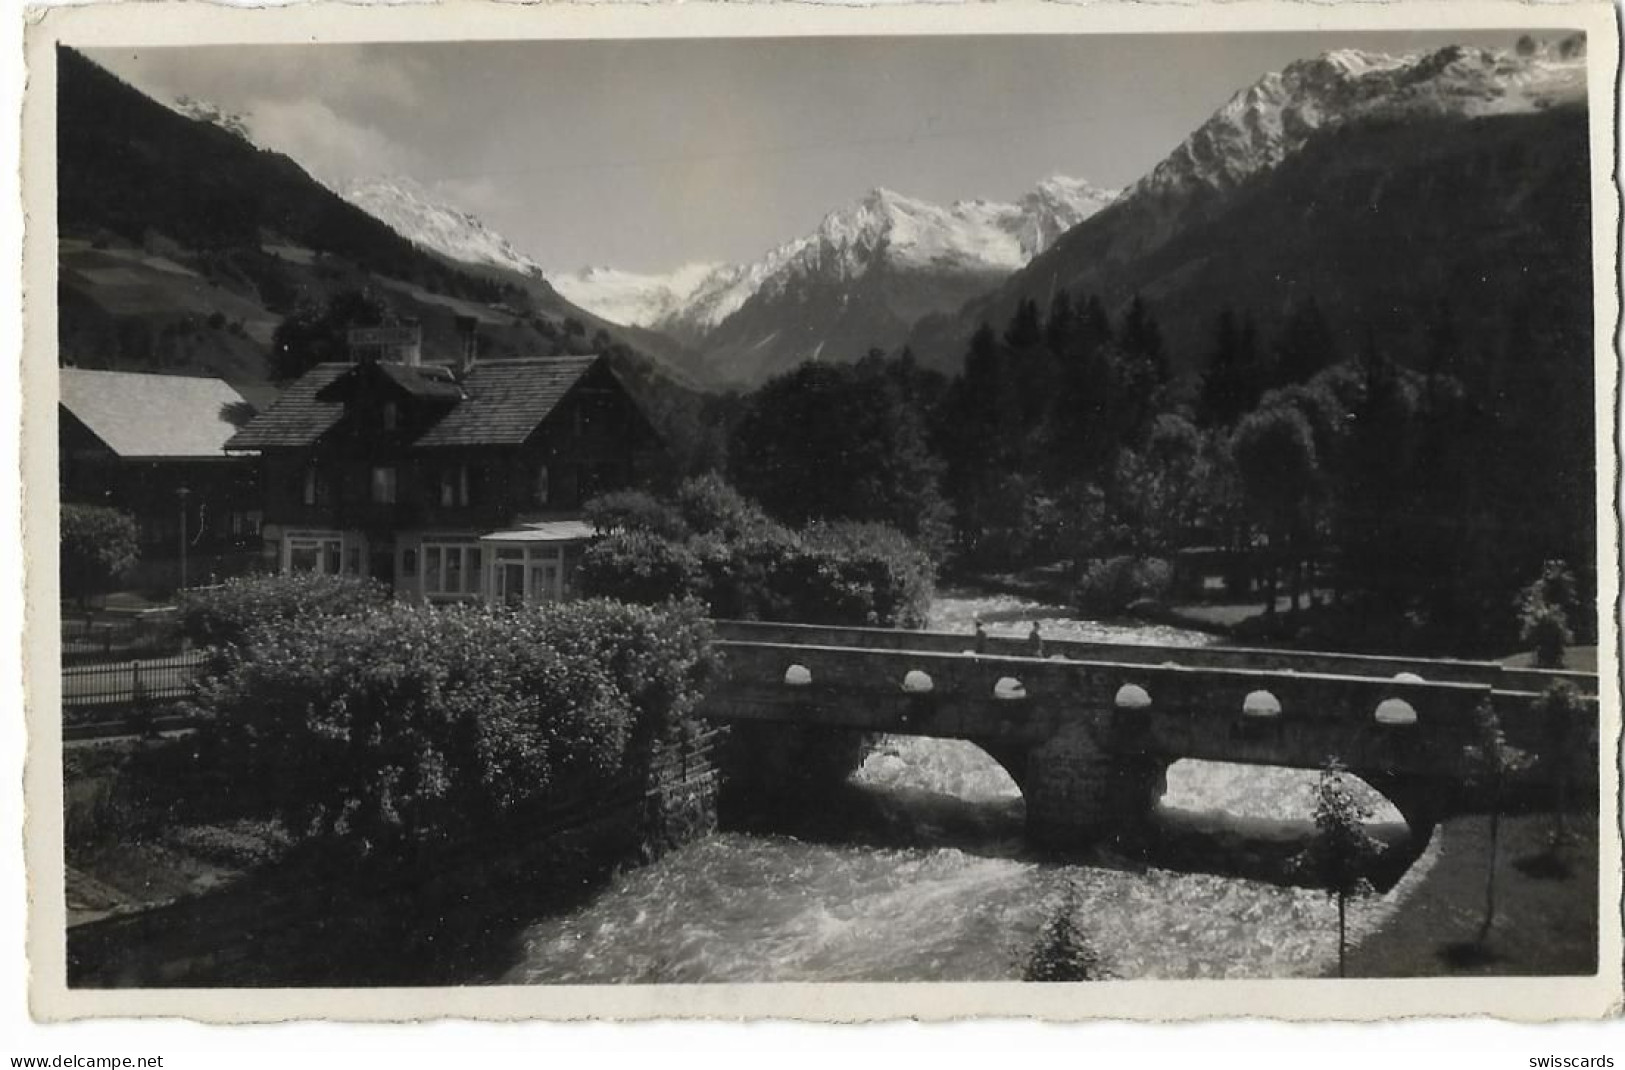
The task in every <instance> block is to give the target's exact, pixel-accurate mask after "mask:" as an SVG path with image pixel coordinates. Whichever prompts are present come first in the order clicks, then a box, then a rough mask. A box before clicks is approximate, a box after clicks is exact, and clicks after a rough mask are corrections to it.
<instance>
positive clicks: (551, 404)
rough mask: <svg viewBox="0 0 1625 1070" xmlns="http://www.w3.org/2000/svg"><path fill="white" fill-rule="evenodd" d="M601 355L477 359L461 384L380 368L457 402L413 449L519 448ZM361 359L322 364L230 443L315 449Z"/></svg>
mask: <svg viewBox="0 0 1625 1070" xmlns="http://www.w3.org/2000/svg"><path fill="white" fill-rule="evenodd" d="M599 359H600V358H599V357H594V356H581V357H519V358H513V359H506V360H487V361H482V362H480V363H479V364H476V365H475V366H474V368H473V370H472V371H471V372H470V373H469V374H468V377H467V378H466V379H464V380H463V382H462V383H461V384H460V385H459V384H457V383H455V382H454V381H452V380H450V379H449V378H447V377H446V375H445V373H444V370H443V369H441V368H438V367H435V366H433V365H425V366H422V367H407V366H405V365H396V364H379V365H376V367H377V368H378V369H379V370H380V371H382V372H383V373H384V374H385V375H386V376H387V377H388V378H389V379H390V380H391V381H392V382H395V383H396V384H397V385H399V386H401V387H402V388H403V389H405V390H407V391H408V392H409V393H412V394H414V395H415V396H418V397H423V398H427V399H432V400H436V401H446V402H451V406H450V408H448V409H447V411H446V413H445V414H444V415H443V416H441V417H440V419H439V420H437V421H435V423H434V424H433V425H431V426H430V427H429V428H428V429H427V430H425V431H424V432H423V433H422V434H421V435H419V436H418V437H417V439H416V440H415V441H414V442H413V443H412V444H413V445H414V446H424V447H446V446H508V445H519V444H520V443H522V442H524V441H525V440H526V439H527V438H529V437H530V435H531V433H532V432H534V431H535V430H536V428H537V427H538V426H540V425H541V423H542V421H543V420H545V419H547V417H548V414H550V413H551V412H552V411H553V409H554V408H555V407H556V406H557V405H558V403H559V402H560V401H561V400H562V399H563V398H564V395H565V394H567V393H569V392H570V388H571V387H573V386H575V384H576V383H578V382H580V381H581V378H582V377H583V376H584V375H586V374H587V372H588V371H589V370H590V369H591V368H592V367H593V365H594V364H595V363H597V361H598V360H599ZM357 367H359V366H358V365H354V364H318V365H317V366H316V367H314V368H312V369H311V370H310V371H308V372H306V373H305V374H304V375H303V376H301V377H300V378H299V379H298V381H296V382H295V383H294V384H293V385H292V386H290V387H288V389H287V390H286V391H285V392H284V393H283V395H282V396H281V397H280V398H278V399H277V401H276V404H274V405H272V406H271V407H270V409H268V410H267V411H266V412H264V413H262V414H261V415H260V416H259V417H257V418H256V419H255V420H254V422H253V423H251V424H250V425H249V426H248V427H246V428H244V429H243V430H242V431H241V432H240V433H239V434H238V435H237V436H236V437H235V438H233V439H232V440H231V442H230V443H229V445H230V448H232V449H268V448H279V447H281V448H298V447H302V446H309V445H312V444H314V443H315V442H316V440H317V439H319V438H321V437H322V436H323V435H325V434H326V433H327V432H329V431H331V430H332V429H333V427H334V426H335V425H337V424H338V422H339V420H340V419H342V418H343V416H344V402H343V394H344V391H343V389H342V384H340V379H341V378H342V377H343V376H344V375H345V373H346V372H349V371H351V370H353V369H355V368H357Z"/></svg>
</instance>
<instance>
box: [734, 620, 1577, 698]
mask: <svg viewBox="0 0 1625 1070" xmlns="http://www.w3.org/2000/svg"><path fill="white" fill-rule="evenodd" d="M713 624H714V627H715V628H716V635H717V638H719V639H725V640H736V641H741V642H757V643H791V644H810V645H814V646H836V647H846V648H851V649H860V650H920V651H935V652H938V653H949V654H958V653H962V652H964V651H971V650H974V649H975V644H976V638H975V636H973V635H970V634H967V633H964V632H924V631H903V630H900V629H895V628H845V627H834V626H827V625H816V624H786V623H778V622H764V621H736V620H718V621H714V622H713ZM982 652H983V653H985V654H988V655H1003V656H1009V657H1026V656H1030V654H1031V648H1030V645H1029V643H1028V641H1027V640H1026V639H1023V638H1019V637H1012V636H1005V635H988V636H986V637H984V638H983V640H982ZM1043 656H1045V657H1064V658H1069V659H1072V660H1077V661H1094V660H1102V661H1111V662H1119V663H1130V664H1143V665H1166V664H1170V663H1172V664H1175V665H1179V666H1182V667H1185V668H1192V669H1257V670H1278V671H1293V672H1300V673H1320V674H1327V675H1337V676H1369V677H1378V678H1383V679H1388V678H1392V677H1395V676H1397V675H1399V674H1400V673H1410V674H1413V675H1417V676H1421V677H1422V678H1423V679H1424V680H1427V681H1434V682H1440V683H1471V684H1489V685H1491V686H1493V687H1495V688H1497V689H1504V690H1511V691H1529V692H1538V691H1542V690H1544V689H1545V688H1546V686H1547V685H1548V684H1550V683H1552V682H1555V681H1558V680H1565V681H1567V682H1569V683H1570V684H1572V685H1573V686H1574V687H1575V689H1576V690H1577V691H1579V692H1580V693H1581V694H1582V695H1592V696H1594V695H1596V694H1597V677H1596V674H1595V673H1582V672H1568V671H1560V670H1559V671H1554V670H1546V669H1513V668H1507V667H1505V666H1502V665H1499V664H1497V663H1495V662H1490V661H1464V660H1456V659H1443V658H1400V657H1386V656H1381V655H1366V654H1340V653H1330V652H1320V651H1298V650H1275V649H1269V648H1262V647H1257V648H1255V647H1232V646H1192V647H1175V646H1165V645H1154V644H1139V643H1103V642H1085V641H1080V640H1074V639H1051V638H1048V637H1046V638H1044V640H1043Z"/></svg>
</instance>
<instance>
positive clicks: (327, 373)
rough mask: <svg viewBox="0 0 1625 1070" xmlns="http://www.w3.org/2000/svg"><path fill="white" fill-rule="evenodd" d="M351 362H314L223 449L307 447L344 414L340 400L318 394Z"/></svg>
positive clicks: (348, 366) (347, 369)
mask: <svg viewBox="0 0 1625 1070" xmlns="http://www.w3.org/2000/svg"><path fill="white" fill-rule="evenodd" d="M353 367H355V365H353V364H341V363H334V364H318V365H316V366H315V367H314V368H312V369H310V371H308V372H306V373H305V374H303V375H301V376H300V377H299V378H298V379H296V380H294V382H293V385H291V386H289V387H288V389H286V390H284V391H283V392H282V396H281V397H279V398H277V399H276V403H275V404H273V405H272V406H271V407H270V408H269V409H267V410H265V411H264V412H262V413H260V414H259V415H258V416H256V417H255V418H254V421H253V422H252V423H250V424H249V425H248V426H247V427H245V428H243V429H242V430H241V431H239V432H238V433H237V435H236V437H234V438H233V439H232V440H231V441H230V442H228V443H226V446H227V448H229V449H234V450H262V449H274V448H277V447H297V446H308V445H310V444H311V443H313V442H315V441H316V440H317V439H319V438H321V437H322V436H323V435H325V434H327V432H329V431H331V430H332V429H333V425H334V424H336V423H338V422H339V419H340V417H342V416H343V415H344V403H343V402H341V401H331V400H330V401H324V400H322V399H321V397H320V395H321V394H322V393H323V392H324V391H325V390H326V389H327V387H329V386H331V385H332V384H333V383H334V382H335V381H336V380H337V379H338V377H339V376H341V375H343V374H344V373H345V372H347V371H349V370H350V369H351V368H353Z"/></svg>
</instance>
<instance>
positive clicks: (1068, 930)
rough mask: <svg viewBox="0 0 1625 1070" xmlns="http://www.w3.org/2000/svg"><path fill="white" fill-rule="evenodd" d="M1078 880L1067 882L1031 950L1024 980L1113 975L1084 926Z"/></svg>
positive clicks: (1076, 979) (1090, 978)
mask: <svg viewBox="0 0 1625 1070" xmlns="http://www.w3.org/2000/svg"><path fill="white" fill-rule="evenodd" d="M1081 913H1082V901H1081V898H1080V896H1079V894H1078V888H1077V885H1076V884H1073V883H1071V882H1068V883H1067V886H1066V892H1065V894H1064V895H1063V896H1062V899H1061V902H1060V905H1059V906H1057V907H1056V909H1055V910H1054V911H1053V912H1052V913H1051V914H1050V916H1049V920H1048V921H1046V922H1045V923H1044V929H1043V931H1042V932H1041V933H1039V935H1038V939H1037V941H1035V942H1034V944H1033V946H1032V950H1031V951H1030V952H1029V953H1028V957H1027V964H1026V967H1025V968H1024V969H1023V970H1022V975H1021V979H1022V980H1023V981H1099V980H1103V979H1105V978H1106V977H1109V976H1110V973H1109V971H1108V970H1107V968H1106V964H1105V960H1104V959H1103V958H1102V957H1101V954H1100V952H1099V951H1098V950H1097V949H1096V948H1095V946H1094V941H1093V940H1092V939H1090V936H1089V933H1088V932H1087V931H1086V930H1085V929H1084V927H1083V924H1082V922H1081V920H1080V917H1079V915H1080V914H1081Z"/></svg>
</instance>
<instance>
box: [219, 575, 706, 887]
mask: <svg viewBox="0 0 1625 1070" xmlns="http://www.w3.org/2000/svg"><path fill="white" fill-rule="evenodd" d="M707 642H708V636H707V634H706V631H705V626H704V623H703V621H702V620H701V619H700V617H699V613H698V609H697V607H694V606H687V607H673V608H668V609H664V610H651V609H645V608H640V607H636V606H628V605H622V604H617V603H610V602H602V601H598V602H578V603H569V604H562V605H549V606H544V607H532V608H525V609H512V610H509V609H500V610H490V609H485V608H483V607H463V606H459V607H450V608H445V609H434V608H428V607H419V606H409V605H404V604H397V603H389V604H384V605H378V606H374V607H372V608H370V609H366V610H365V611H363V612H360V613H356V614H352V615H347V616H335V615H328V616H322V615H314V616H304V617H293V616H287V617H282V618H279V619H276V620H273V621H271V622H269V623H267V624H265V625H264V626H263V627H260V628H258V629H256V630H254V631H253V632H252V633H250V637H249V641H248V642H245V643H242V644H240V645H237V646H234V647H231V648H229V650H228V651H227V652H226V653H225V655H224V656H223V658H222V659H221V663H220V664H219V665H218V666H217V667H216V669H215V671H214V672H213V673H212V674H211V675H210V676H208V677H207V678H206V679H204V680H203V681H202V682H201V683H200V686H199V688H198V692H197V694H196V696H195V698H194V700H193V701H194V703H195V705H196V706H197V707H198V710H199V712H200V713H201V714H202V715H203V716H204V718H205V724H204V727H203V729H202V735H203V736H204V746H205V748H206V750H207V753H208V754H209V756H210V759H211V760H212V761H213V763H214V764H215V765H216V766H217V768H218V769H220V770H221V771H222V772H223V773H224V774H225V775H226V776H228V777H230V778H231V779H232V781H233V782H234V784H236V785H239V786H240V790H241V791H242V793H243V794H244V795H245V796H246V797H250V798H253V797H260V798H264V799H266V800H268V802H269V809H270V810H271V814H270V815H269V816H275V817H277V818H279V819H280V820H281V821H282V822H283V824H284V825H285V826H286V827H288V828H289V829H290V830H291V831H292V832H293V833H294V834H295V835H299V836H314V837H317V838H319V839H325V840H328V841H330V842H335V843H339V844H343V845H346V846H348V847H350V848H353V849H354V850H356V851H357V852H358V853H361V854H364V855H371V856H378V857H382V858H386V859H401V858H405V857H410V856H412V855H414V854H415V853H416V852H419V851H422V850H425V849H433V848H435V847H436V846H439V845H445V844H453V843H457V842H461V841H463V840H467V839H469V838H471V837H477V836H481V835H486V834H490V833H492V832H494V831H495V830H498V829H500V828H501V827H503V826H504V825H505V824H506V823H508V822H511V821H515V820H519V819H521V818H522V817H523V816H524V815H526V814H536V813H538V812H539V811H540V810H542V809H545V807H546V806H547V804H548V803H549V802H550V801H551V802H557V801H558V800H560V799H561V798H575V797H578V796H580V795H584V794H601V793H603V792H604V791H605V790H606V789H607V788H608V787H609V786H610V785H611V784H612V783H613V782H615V781H616V780H617V779H618V778H620V777H622V776H626V775H631V774H635V773H637V772H638V771H639V765H638V761H639V759H640V758H641V757H646V756H647V754H648V753H649V749H650V746H651V745H652V744H653V743H654V742H655V741H656V740H661V739H669V738H674V736H675V735H676V734H677V733H680V732H681V731H682V730H683V728H684V726H685V718H687V716H688V715H689V714H690V713H692V711H693V709H694V708H695V706H696V705H697V703H698V701H699V697H700V691H699V688H700V685H701V684H702V683H703V680H704V677H705V674H706V672H707V670H708V667H709V664H710V662H709V655H708V653H707V650H708V646H707Z"/></svg>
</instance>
